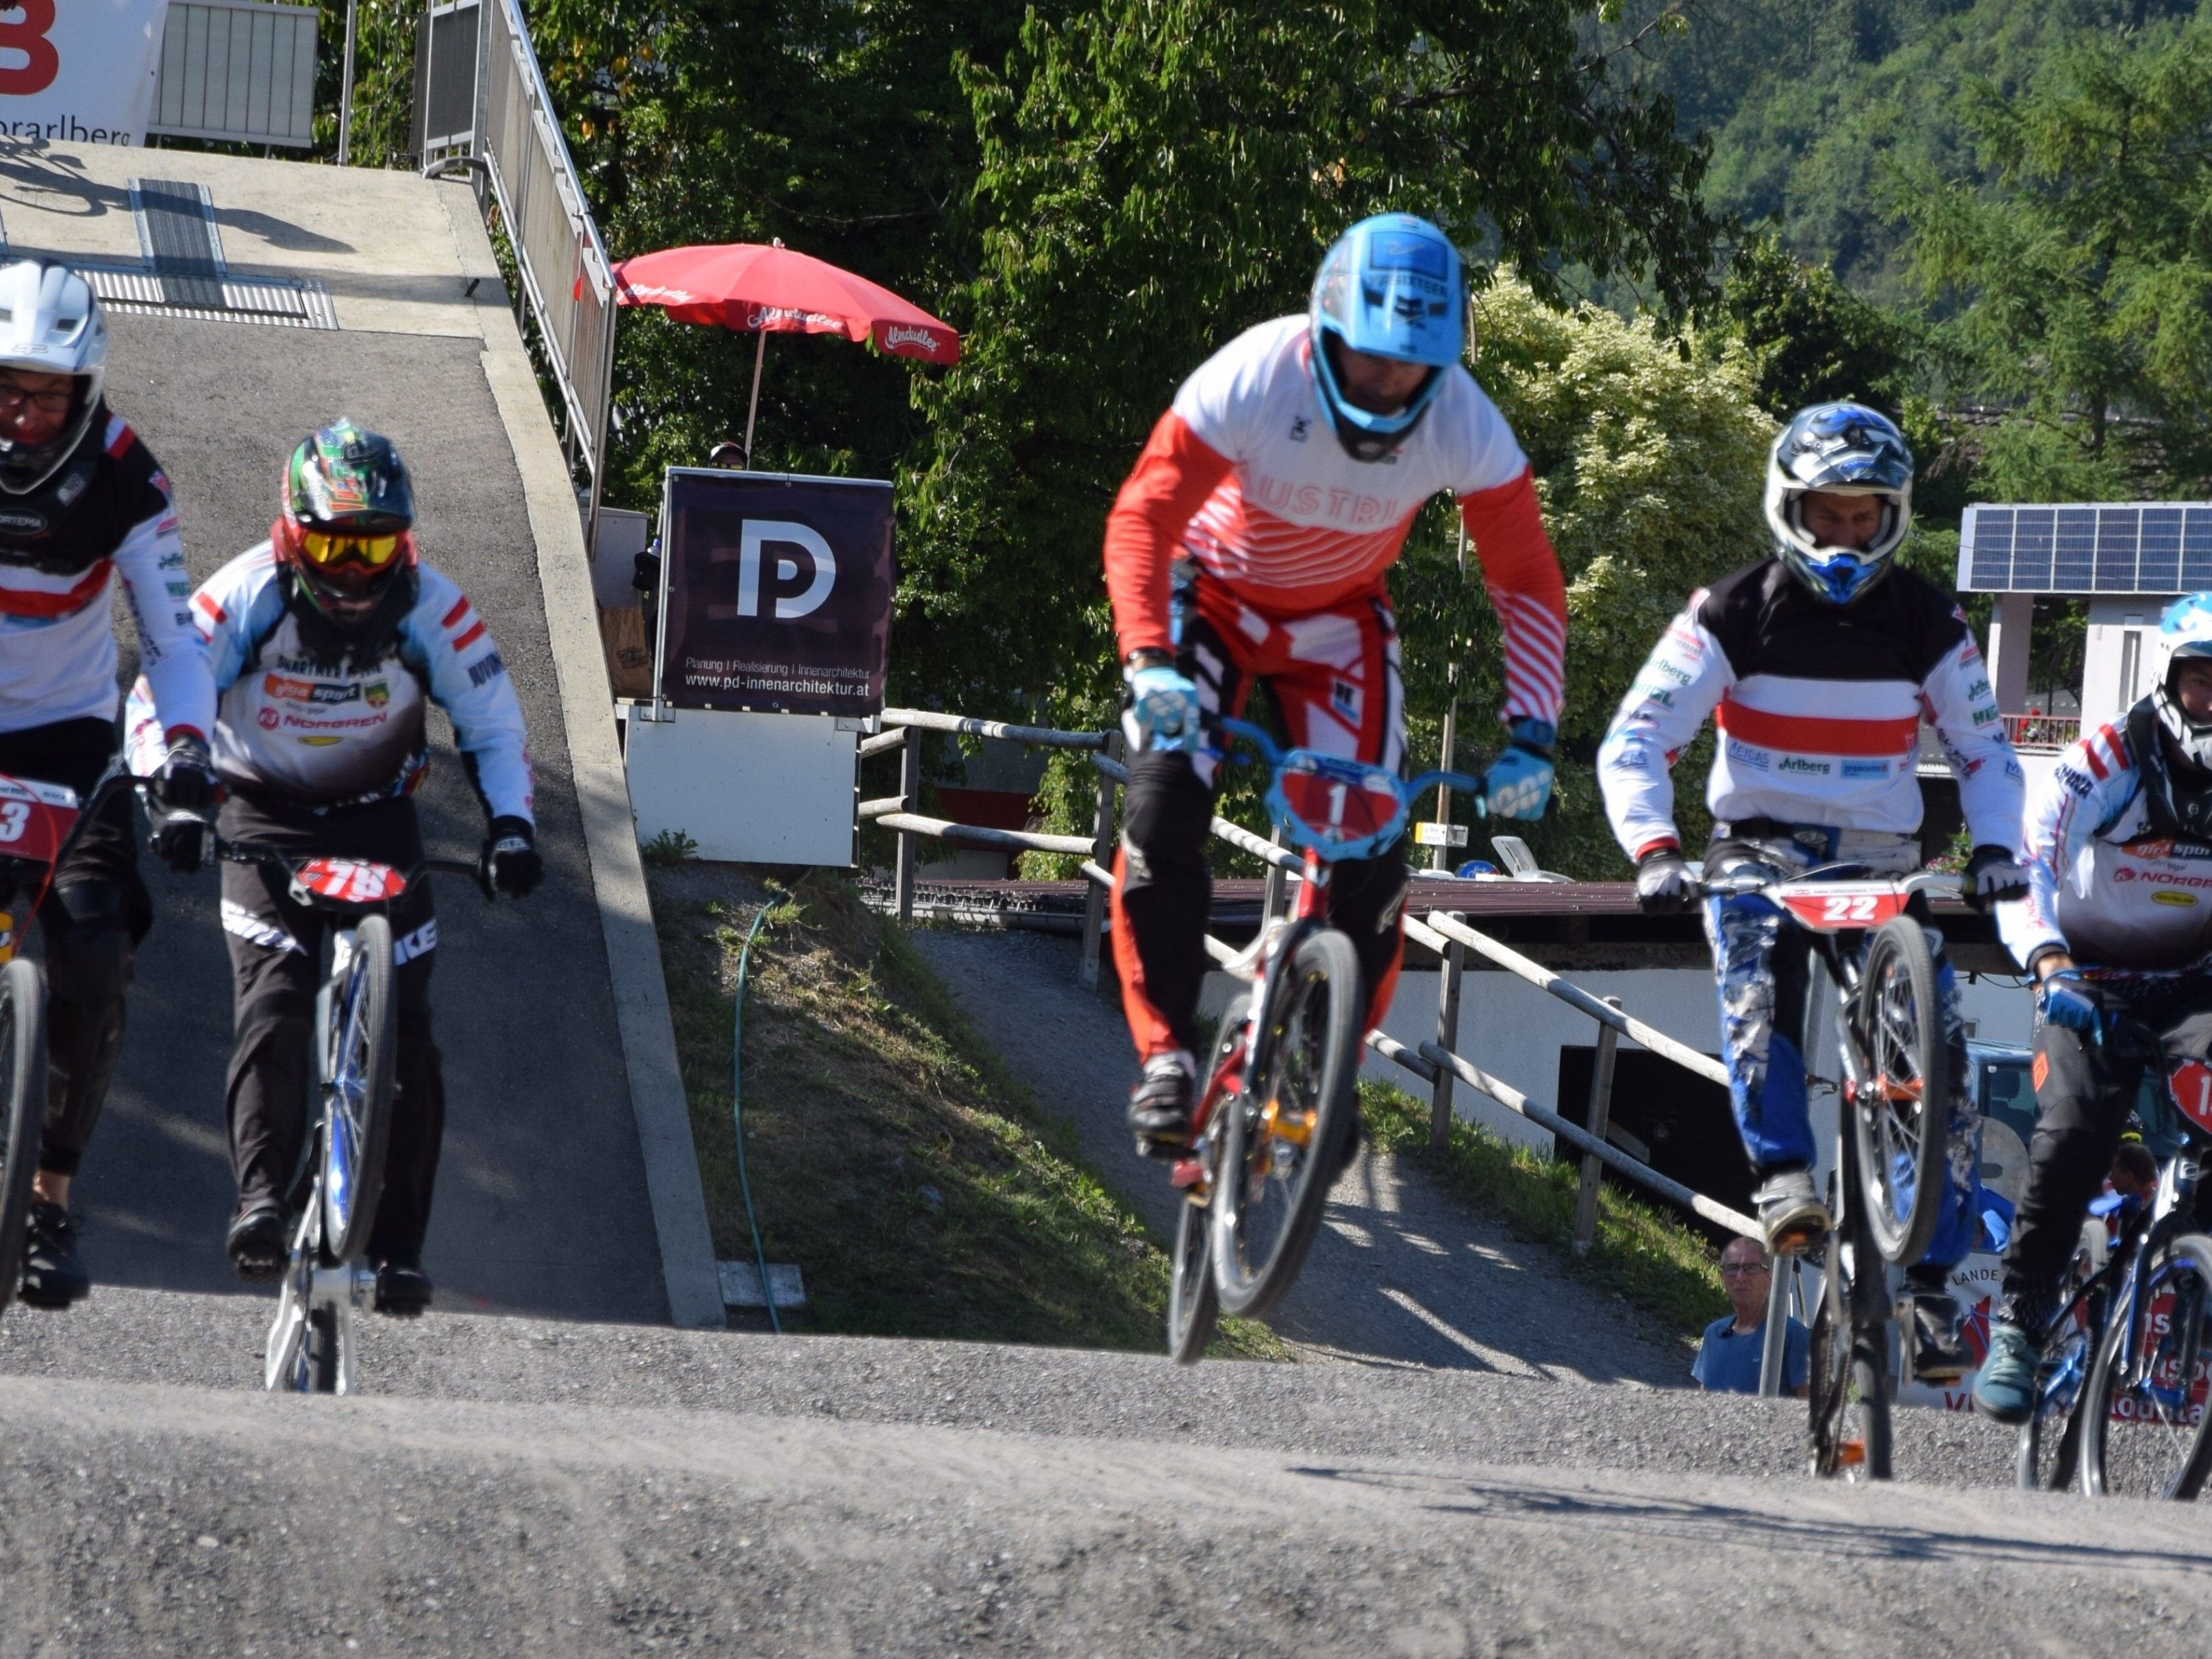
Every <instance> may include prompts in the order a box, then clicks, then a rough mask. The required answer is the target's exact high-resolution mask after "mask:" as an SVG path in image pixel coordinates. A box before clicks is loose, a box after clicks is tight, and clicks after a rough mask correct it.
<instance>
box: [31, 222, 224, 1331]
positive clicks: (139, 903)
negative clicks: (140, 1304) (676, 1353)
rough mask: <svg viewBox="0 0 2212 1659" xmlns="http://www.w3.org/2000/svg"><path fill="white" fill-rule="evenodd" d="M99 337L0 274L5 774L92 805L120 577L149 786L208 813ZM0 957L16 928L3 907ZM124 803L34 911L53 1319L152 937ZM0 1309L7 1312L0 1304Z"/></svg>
mask: <svg viewBox="0 0 2212 1659" xmlns="http://www.w3.org/2000/svg"><path fill="white" fill-rule="evenodd" d="M106 365H107V328H106V323H105V322H104V320H103V319H101V317H100V305H99V302H98V301H97V300H95V299H94V296H93V292H92V289H91V288H90V287H89V286H88V284H87V283H85V280H84V279H83V278H82V276H78V275H77V274H76V272H75V271H73V270H70V269H69V268H68V267H67V266H65V265H61V264H55V263H52V262H51V261H48V260H43V259H18V260H15V261H12V262H9V263H7V264H0V774H5V775H8V776H9V777H15V778H25V779H33V780H36V781H40V782H45V783H53V784H60V785H62V786H63V787H66V788H69V789H73V790H75V791H76V793H78V794H79V795H80V796H83V795H88V794H90V793H92V791H93V789H94V787H96V786H97V785H98V784H99V782H100V779H101V778H102V777H103V776H104V775H106V772H107V771H108V769H109V767H110V766H111V765H112V763H113V761H114V757H115V750H116V731H115V713H116V702H117V698H116V695H115V666H116V652H115V629H114V625H113V623H112V620H111V618H112V614H113V607H112V599H113V596H114V594H115V591H116V587H117V585H118V584H117V578H118V577H120V578H121V586H122V588H123V591H124V594H125V598H126V599H127V600H128V603H129V605H130V610H131V617H132V619H133V621H134V622H135V623H136V624H137V637H138V660H139V663H140V665H142V666H143V669H144V671H145V677H146V681H147V684H149V687H150V688H151V690H150V701H149V707H148V713H147V720H148V725H149V728H150V738H151V743H152V755H151V757H150V758H149V761H148V763H147V765H146V768H145V769H146V770H147V771H148V772H149V773H150V774H151V775H153V777H154V780H155V787H156V789H157V790H158V791H159V792H160V793H161V794H162V796H163V798H164V799H167V801H168V802H170V803H171V804H172V805H177V806H180V807H185V808H198V807H204V806H207V805H211V804H212V803H213V801H214V799H215V791H216V780H215V775H214V774H213V772H212V771H211V770H210V768H209V763H208V745H207V736H206V734H207V733H208V732H210V731H211V730H212V729H213V727H214V723H215V696H214V692H213V690H212V688H211V687H210V684H209V683H208V671H207V665H206V663H205V662H204V659H202V657H201V654H200V652H199V648H198V641H197V640H196V639H195V638H194V637H193V634H192V626H191V615H190V613H189V611H187V609H186V605H185V601H186V597H187V595H188V594H189V592H190V591H191V589H190V585H189V583H188V582H187V580H186V579H185V552H184V544H183V540H182V538H181V533H180V532H179V527H178V522H177V507H176V502H175V501H174V499H173V497H172V496H171V495H170V493H169V482H168V480H167V478H166V477H163V476H162V473H161V465H160V463H159V462H157V461H155V459H154V457H153V456H152V455H151V454H150V453H149V452H148V450H147V448H146V446H145V445H144V444H143V443H142V442H140V441H139V440H138V438H137V435H136V434H135V433H133V432H132V431H131V428H130V426H129V425H128V424H127V423H126V422H125V421H124V420H123V419H122V418H121V417H120V416H117V415H115V414H113V413H112V412H111V411H110V410H109V409H108V407H107V402H106V398H105V396H104V395H103V386H104V382H105V380H106ZM0 912H4V914H0V946H4V945H13V944H14V943H15V941H17V940H18V939H20V938H21V935H22V933H23V932H24V931H25V930H26V928H27V923H28V921H29V918H28V917H27V916H25V915H21V914H20V911H19V909H18V908H17V907H15V906H14V905H5V906H0ZM152 915H153V906H152V903H151V902H150V901H149V898H148V896H147V893H146V889H145V885H144V884H143V882H142V881H141V880H140V879H139V876H138V850H137V832H136V830H135V829H134V828H133V821H132V808H131V800H130V799H129V797H128V796H127V795H116V796H113V797H112V798H111V799H110V801H109V803H108V805H107V807H106V809H105V810H104V811H101V812H100V815H99V816H98V817H95V818H94V819H93V820H91V821H90V822H89V823H84V824H82V826H80V828H79V829H78V831H77V836H76V841H75V842H74V843H73V844H72V845H71V847H70V850H69V852H68V854H67V855H66V856H65V857H64V858H63V859H62V860H61V862H60V864H59V865H58V866H57V867H56V869H55V871H54V875H53V882H52V887H51V889H50V890H49V891H48V892H47V894H46V899H45V901H44V902H42V903H41V904H40V907H39V924H40V932H41V933H42V934H43V936H44V942H45V950H46V977H47V983H48V986H49V987H50V992H51V1000H50V1002H49V1005H48V1014H47V1030H46V1042H47V1054H48V1058H49V1062H50V1065H51V1066H52V1089H51V1092H50V1095H49V1097H48V1103H47V1108H46V1123H45V1127H44V1130H43V1132H42V1133H41V1135H40V1143H39V1168H38V1173H37V1176H36V1177H35V1181H36V1185H35V1188H34V1191H33V1202H32V1205H31V1214H30V1233H29V1237H28V1238H27V1240H26V1242H25V1249H24V1253H23V1270H22V1279H21V1291H22V1297H23V1300H24V1301H25V1302H27V1303H29V1304H32V1305H33V1306H36V1307H45V1308H64V1307H67V1306H68V1305H69V1304H70V1303H72V1302H74V1301H76V1299H77V1298H78V1297H82V1295H84V1293H85V1292H86V1291H88V1290H89V1289H90V1288H91V1284H92V1281H91V1279H90V1277H89V1275H88V1273H86V1271H85V1268H84V1264H83V1263H82V1261H81V1260H80V1259H79V1258H78V1255H77V1252H76V1239H75V1232H76V1224H75V1223H74V1221H73V1220H72V1219H71V1218H70V1210H69V1203H70V1185H71V1183H72V1182H74V1181H75V1179H76V1175H77V1171H78V1166H79V1164H81V1162H82V1158H83V1155H84V1149H85V1145H86V1143H87V1141H88V1140H89V1139H90V1138H91V1135H92V1131H93V1126H94V1123H96V1122H97V1121H98V1120H99V1117H100V1104H101V1103H102V1101H103V1099H104V1098H105V1097H106V1093H107V1085H108V1079H109V1078H110V1077H111V1076H112V1074H113V1073H114V1070H115V1061H116V1056H117V1055H118V1053H120V1051H121V1049H122V1046H123V1011H124V993H125V987H127V986H128V985H129V984H130V982H131V958H132V955H133V953H134V951H136V948H137V944H138V941H139V939H142V938H143V936H144V934H145V932H146V929H147V927H148V925H149V922H150V921H151V919H152ZM0 1300H4V1296H0Z"/></svg>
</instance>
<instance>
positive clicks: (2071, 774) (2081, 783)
mask: <svg viewBox="0 0 2212 1659" xmlns="http://www.w3.org/2000/svg"><path fill="white" fill-rule="evenodd" d="M2056 770H2057V774H2058V785H2059V787H2060V788H2062V789H2063V790H2065V791H2066V792H2067V793H2069V794H2071V795H2078V796H2080V797H2081V799H2083V800H2087V799H2089V791H2090V790H2091V789H2093V788H2094V787H2095V785H2093V783H2091V782H2090V781H2089V775H2088V774H2087V772H2084V771H2081V770H2080V769H2077V768H2075V767H2071V766H2061V767H2058V768H2057V769H2056Z"/></svg>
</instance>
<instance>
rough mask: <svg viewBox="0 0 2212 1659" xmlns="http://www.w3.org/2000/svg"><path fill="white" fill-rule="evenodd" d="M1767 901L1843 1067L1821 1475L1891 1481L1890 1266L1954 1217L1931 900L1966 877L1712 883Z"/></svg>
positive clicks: (1818, 1350) (1826, 1281)
mask: <svg viewBox="0 0 2212 1659" xmlns="http://www.w3.org/2000/svg"><path fill="white" fill-rule="evenodd" d="M1700 887H1701V890H1702V891H1704V892H1705V894H1707V895H1708V896H1738V895H1745V894H1753V895H1757V896H1760V897H1763V898H1765V899H1766V900H1767V901H1768V902H1770V903H1771V904H1773V905H1774V906H1775V907H1776V908H1778V909H1779V910H1780V911H1781V912H1782V913H1783V914H1784V915H1785V916H1786V917H1787V918H1788V919H1789V920H1790V921H1791V922H1793V923H1794V924H1796V926H1797V927H1801V928H1802V929H1804V930H1805V931H1806V933H1808V934H1809V935H1810V937H1811V939H1812V944H1813V949H1814V953H1815V954H1816V955H1817V956H1818V957H1820V960H1821V962H1822V963H1824V964H1825V965H1826V968H1827V970H1828V974H1829V977H1830V978H1831V979H1832V981H1834V983H1835V986H1836V989H1837V995H1838V1011H1837V1012H1838V1018H1837V1021H1836V1028H1837V1037H1838V1045H1837V1046H1838V1052H1839V1054H1840V1058H1841V1060H1842V1064H1843V1080H1842V1083H1843V1086H1842V1096H1843V1098H1842V1102H1841V1107H1840V1110H1839V1113H1838V1117H1839V1123H1838V1134H1837V1142H1838V1145H1837V1149H1836V1163H1835V1173H1834V1175H1833V1176H1832V1178H1831V1182H1830V1190H1829V1199H1830V1205H1829V1208H1830V1212H1831V1214H1832V1217H1833V1219H1834V1225H1833V1226H1832V1228H1831V1229H1830V1231H1829V1233H1828V1237H1827V1238H1826V1242H1825V1245H1824V1248H1823V1256H1822V1264H1821V1265H1822V1272H1821V1285H1820V1306H1819V1308H1818V1309H1817V1310H1815V1311H1814V1316H1813V1330H1812V1343H1811V1349H1812V1353H1811V1364H1810V1368H1809V1376H1808V1382H1809V1385H1810V1386H1809V1387H1808V1389H1807V1393H1808V1395H1809V1396H1810V1404H1811V1407H1812V1412H1811V1419H1812V1421H1811V1430H1812V1449H1811V1456H1810V1466H1811V1472H1812V1473H1813V1474H1814V1475H1816V1476H1820V1477H1822V1478H1824V1479H1825V1478H1830V1477H1838V1476H1840V1477H1842V1478H1843V1479H1845V1480H1888V1479H1889V1478H1890V1464H1891V1455H1890V1449H1891V1448H1890V1405H1891V1396H1892V1394H1893V1384H1892V1376H1891V1367H1890V1340H1889V1333H1890V1325H1891V1322H1892V1319H1893V1307H1892V1304H1891V1301H1890V1295H1889V1282H1888V1274H1887V1270H1886V1267H1885V1265H1884V1264H1885V1263H1890V1262H1895V1263H1906V1262H1911V1261H1917V1260H1918V1259H1919V1258H1920V1256H1921V1255H1923V1253H1925V1251H1926V1250H1927V1249H1928V1243H1929V1239H1930V1238H1932V1237H1934V1235H1935V1231H1936V1224H1937V1222H1938V1221H1939V1219H1940V1218H1941V1211H1942V1190H1943V1182H1944V1159H1945V1158H1946V1157H1947V1155H1948V1136H1949V1126H1950V1113H1951V1085H1952V1078H1951V1054H1950V1049H1949V1047H1948V1040H1947V1037H1946V1034H1945V1032H1944V1029H1943V1005H1942V994H1941V991H1940V989H1939V987H1938V984H1937V979H1936V953H1935V947H1934V945H1932V944H1931V943H1930V941H1929V936H1928V930H1927V928H1926V927H1925V926H1924V925H1923V922H1922V921H1921V919H1920V915H1919V912H1921V911H1922V910H1923V908H1924V902H1925V901H1924V897H1923V896H1924V895H1927V894H1930V893H1948V894H1953V895H1961V894H1962V893H1963V884H1962V882H1961V881H1960V878H1958V877H1956V876H1952V875H1945V874H1942V873H1941V872H1936V871H1928V870H1923V871H1917V872H1914V873H1912V874H1911V875H1903V876H1877V877H1837V876H1831V875H1824V874H1823V873H1822V872H1820V871H1819V870H1814V871H1810V872H1806V873H1804V874H1802V875H1797V876H1782V875H1779V874H1777V873H1775V872H1771V871H1765V872H1759V871H1745V872H1736V873H1731V874H1729V875H1723V876H1720V877H1717V878H1713V879H1711V880H1708V881H1705V882H1703V883H1701V884H1700Z"/></svg>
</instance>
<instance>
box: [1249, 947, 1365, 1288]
mask: <svg viewBox="0 0 2212 1659" xmlns="http://www.w3.org/2000/svg"><path fill="white" fill-rule="evenodd" d="M1363 1012H1364V1011H1363V1010H1362V1009H1361V1007H1360V1006H1359V959H1358V957H1357V956H1355V955H1354V954H1353V952H1352V941H1351V940H1350V939H1346V938H1345V936H1344V935H1343V934H1341V933H1337V932H1335V931H1334V929H1329V928H1323V929H1322V930H1320V931H1319V932H1316V933H1310V934H1308V935H1307V936H1306V938H1305V939H1304V940H1302V941H1301V942H1300V943H1299V945H1298V947H1297V951H1295V952H1294V953H1293V954H1292V956H1291V959H1290V961H1289V962H1287V963H1284V964H1283V966H1282V968H1281V969H1279V974H1278V976H1277V979H1276V981H1275V982H1274V983H1273V985H1272V986H1271V987H1269V994H1268V1000H1267V1005H1266V1006H1264V1007H1263V1008H1262V1010H1261V1016H1260V1017H1261V1020H1262V1021H1263V1022H1264V1023H1263V1024H1262V1027H1261V1032H1260V1042H1259V1045H1258V1046H1259V1054H1258V1071H1259V1073H1260V1075H1258V1076H1255V1077H1252V1078H1249V1079H1246V1086H1245V1090H1244V1092H1243V1095H1242V1096H1240V1097H1237V1099H1235V1100H1233V1101H1231V1102H1228V1103H1226V1105H1227V1107H1228V1109H1226V1110H1225V1111H1224V1112H1223V1113H1222V1115H1221V1116H1222V1123H1221V1150H1220V1155H1219V1161H1218V1163H1217V1164H1215V1166H1214V1170H1215V1175H1214V1182H1213V1279H1214V1284H1215V1285H1216V1287H1217V1288H1218V1291H1219V1292H1220V1297H1221V1307H1222V1310H1223V1311H1224V1312H1225V1313H1230V1314H1237V1315H1243V1316H1249V1317H1254V1318H1256V1317H1258V1316H1261V1315H1262V1314H1265V1313H1266V1312H1267V1310H1269V1309H1271V1308H1273V1306H1274V1305H1275V1304H1276V1303H1277V1302H1279V1301H1280V1300H1281V1299H1282V1297H1283V1292H1284V1291H1287V1290H1289V1289H1290V1287H1291V1282H1292V1281H1293V1280H1295V1279H1297V1276H1298V1269H1299V1268H1300V1267H1303V1266H1304V1265H1305V1259H1306V1251H1307V1250H1308V1249H1310V1248H1311V1247H1312V1244H1313V1238H1314V1233H1315V1231H1316V1229H1318V1228H1319V1227H1320V1225H1321V1217H1322V1210H1323V1208H1324V1207H1326V1206H1327V1205H1328V1189H1329V1186H1330V1184H1331V1182H1333V1181H1334V1179H1335V1176H1336V1171H1337V1166H1338V1164H1339V1161H1340V1158H1341V1157H1342V1155H1343V1144H1342V1143H1343V1139H1344V1137H1345V1136H1346V1135H1347V1134H1349V1133H1352V1112H1354V1111H1355V1110H1357V1109H1358V1108H1357V1106H1356V1105H1355V1104H1354V1103H1353V1098H1352V1085H1353V1084H1354V1083H1355V1082H1356V1081H1357V1079H1358V1073H1359V1036H1360V1020H1361V1016H1362V1013H1363Z"/></svg>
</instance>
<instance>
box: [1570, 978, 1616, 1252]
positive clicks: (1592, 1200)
mask: <svg viewBox="0 0 2212 1659" xmlns="http://www.w3.org/2000/svg"><path fill="white" fill-rule="evenodd" d="M1605 1001H1606V1006H1607V1007H1610V1008H1614V1009H1618V1008H1619V1007H1620V998H1619V997H1607V998H1606V999H1605ZM1619 1051H1620V1032H1618V1031H1616V1030H1613V1027H1612V1026H1610V1025H1600V1026H1599V1027H1598V1028H1597V1053H1596V1054H1595V1055H1594V1056H1593V1057H1592V1059H1591V1061H1590V1091H1589V1132H1590V1133H1592V1134H1594V1135H1595V1136H1596V1137H1597V1138H1598V1139H1600V1140H1603V1139H1605V1138H1606V1133H1607V1130H1608V1129H1610V1128H1611V1127H1612V1125H1613V1060H1614V1058H1615V1056H1616V1055H1617V1054H1618V1053H1619ZM1604 1174H1605V1166H1604V1165H1603V1164H1600V1163H1599V1162H1598V1161H1597V1159H1596V1158H1595V1157H1594V1156H1592V1155H1591V1154H1590V1153H1589V1152H1584V1153H1583V1179H1582V1187H1581V1189H1580V1190H1579V1191H1578V1192H1577V1193H1576V1194H1575V1254H1576V1255H1589V1247H1590V1246H1591V1244H1593V1243H1595V1242H1596V1239H1597V1195H1598V1188H1599V1185H1600V1183H1601V1182H1602V1180H1603V1178H1604Z"/></svg>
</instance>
